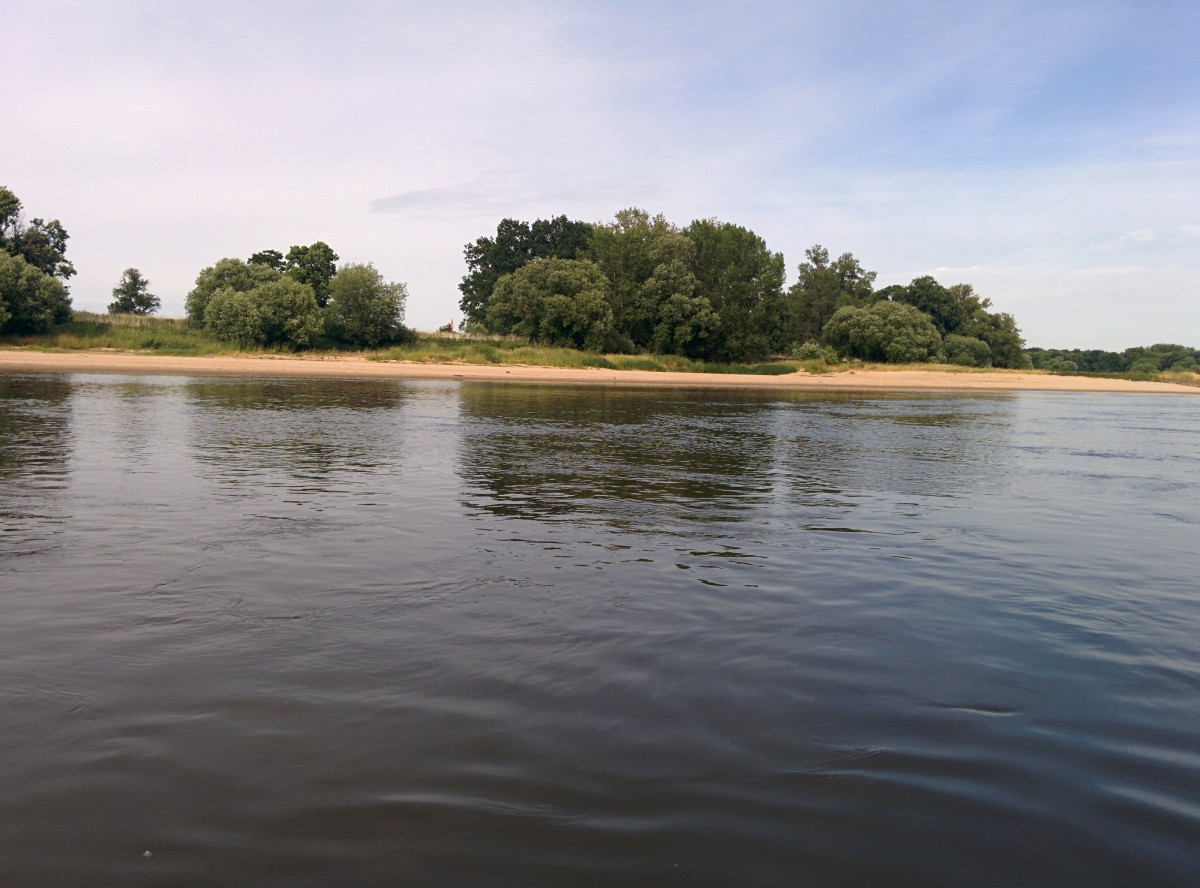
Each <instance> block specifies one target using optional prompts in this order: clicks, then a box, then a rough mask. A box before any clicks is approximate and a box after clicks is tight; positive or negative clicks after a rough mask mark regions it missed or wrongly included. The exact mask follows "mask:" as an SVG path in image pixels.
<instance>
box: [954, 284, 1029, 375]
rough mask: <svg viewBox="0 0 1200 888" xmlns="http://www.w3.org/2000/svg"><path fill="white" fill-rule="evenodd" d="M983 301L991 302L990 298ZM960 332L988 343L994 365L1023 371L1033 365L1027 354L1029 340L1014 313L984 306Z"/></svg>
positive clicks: (985, 303) (987, 303)
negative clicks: (1026, 346)
mask: <svg viewBox="0 0 1200 888" xmlns="http://www.w3.org/2000/svg"><path fill="white" fill-rule="evenodd" d="M983 304H984V305H990V303H989V302H988V301H987V300H984V302H983ZM959 332H960V333H962V334H963V335H965V336H971V337H974V338H975V339H981V340H983V341H984V342H986V343H987V346H988V350H989V351H990V352H991V358H992V366H993V367H1007V368H1009V369H1012V370H1021V369H1024V368H1027V367H1030V366H1031V363H1030V360H1029V355H1027V354H1026V353H1025V340H1024V339H1023V338H1022V337H1021V331H1020V330H1019V329H1018V328H1017V321H1016V319H1015V318H1014V317H1013V316H1012V315H1011V314H1008V313H1006V312H990V311H987V310H986V309H983V308H981V309H979V310H977V311H976V312H975V313H974V315H972V316H971V318H970V320H968V321H967V322H966V323H964V324H963V325H962V326H961V327H960V328H959Z"/></svg>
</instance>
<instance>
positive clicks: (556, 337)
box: [486, 259, 613, 351]
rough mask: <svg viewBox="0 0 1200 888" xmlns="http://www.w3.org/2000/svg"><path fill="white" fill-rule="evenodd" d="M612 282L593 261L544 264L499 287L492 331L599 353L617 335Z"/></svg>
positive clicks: (492, 308)
mask: <svg viewBox="0 0 1200 888" xmlns="http://www.w3.org/2000/svg"><path fill="white" fill-rule="evenodd" d="M608 297H609V282H608V279H607V278H605V277H604V275H603V274H602V273H601V272H600V269H599V267H598V266H597V265H596V263H594V262H592V261H590V260H587V259H538V260H536V261H534V262H530V263H528V264H527V265H523V266H521V267H520V268H519V269H517V270H516V271H515V272H513V273H512V274H508V275H505V276H504V277H502V278H500V279H499V280H498V281H496V286H495V287H494V288H493V291H492V296H491V299H490V300H489V304H488V310H487V317H486V323H487V327H488V329H489V330H492V331H495V332H498V333H514V334H516V335H518V336H524V337H526V338H528V339H529V340H530V341H531V342H536V343H544V344H546V345H561V346H566V347H568V348H583V349H588V350H589V351H599V350H600V349H602V348H603V347H604V342H605V339H606V338H607V336H608V334H609V332H610V331H611V329H612V323H613V313H612V308H611V306H610V305H609V300H608Z"/></svg>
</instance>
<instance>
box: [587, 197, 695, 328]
mask: <svg viewBox="0 0 1200 888" xmlns="http://www.w3.org/2000/svg"><path fill="white" fill-rule="evenodd" d="M689 251H691V252H689ZM685 254H686V255H687V256H688V261H689V263H690V262H691V261H693V257H694V246H688V245H687V244H686V241H683V240H681V234H680V231H679V229H678V227H676V226H675V225H673V224H671V223H670V222H668V221H667V220H666V218H665V217H663V215H662V214H661V213H660V214H658V215H656V216H651V215H650V214H649V213H647V212H646V211H645V210H642V209H639V208H637V207H629V208H627V209H624V210H620V211H619V212H618V213H616V215H615V217H614V219H613V221H612V222H610V223H608V224H607V225H597V226H596V227H595V229H594V230H593V232H592V239H591V243H590V244H589V245H588V247H587V249H586V250H585V251H584V252H583V257H584V258H586V259H589V260H591V261H592V262H595V263H596V265H597V266H598V267H599V269H600V272H601V273H602V274H603V275H604V277H605V278H606V279H607V280H608V281H609V284H610V293H611V296H610V298H611V304H612V314H613V330H614V331H615V333H616V334H617V336H618V337H619V338H621V339H625V340H628V342H629V343H630V344H631V345H632V346H634V347H635V348H650V347H651V343H652V340H653V337H654V329H655V323H656V316H657V307H656V306H655V305H654V304H652V303H648V302H647V297H648V296H649V295H651V291H648V290H646V289H645V287H646V284H647V282H648V281H649V280H650V278H651V276H652V275H653V274H654V272H655V269H657V268H658V267H659V265H661V264H663V263H664V262H665V263H670V262H671V261H672V260H674V259H677V258H680V257H682V256H684V255H685Z"/></svg>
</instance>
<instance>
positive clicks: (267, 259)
mask: <svg viewBox="0 0 1200 888" xmlns="http://www.w3.org/2000/svg"><path fill="white" fill-rule="evenodd" d="M246 261H247V262H248V263H249V264H250V265H265V266H267V268H273V269H275V270H276V271H280V272H282V271H283V270H284V269H285V268H286V267H287V263H286V262H285V261H284V258H283V253H281V252H279V251H278V250H259V251H258V252H257V253H255V254H254V255H253V256H251V257H250V258H249V259H247V260H246Z"/></svg>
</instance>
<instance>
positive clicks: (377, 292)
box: [325, 264, 408, 348]
mask: <svg viewBox="0 0 1200 888" xmlns="http://www.w3.org/2000/svg"><path fill="white" fill-rule="evenodd" d="M329 297H330V298H329V305H328V307H327V308H326V316H325V322H326V327H327V329H328V330H329V332H330V334H331V335H332V336H333V337H334V338H335V339H339V340H341V341H342V342H345V343H347V344H349V345H356V346H362V347H366V348H378V347H379V346H381V345H386V344H387V343H389V342H396V341H397V340H400V339H403V338H404V336H405V334H406V333H407V332H408V331H407V330H406V329H405V327H404V303H405V300H406V299H407V298H408V290H407V288H406V287H405V286H404V284H399V283H387V282H386V281H385V280H384V279H383V275H381V274H380V273H379V272H378V271H377V270H376V269H375V266H374V265H370V264H367V265H357V264H351V265H343V266H342V267H341V268H340V269H338V273H337V274H335V275H334V276H333V280H332V281H331V282H330V285H329Z"/></svg>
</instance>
